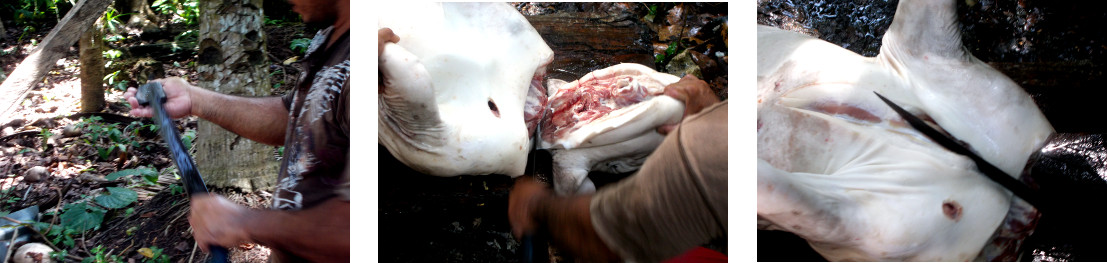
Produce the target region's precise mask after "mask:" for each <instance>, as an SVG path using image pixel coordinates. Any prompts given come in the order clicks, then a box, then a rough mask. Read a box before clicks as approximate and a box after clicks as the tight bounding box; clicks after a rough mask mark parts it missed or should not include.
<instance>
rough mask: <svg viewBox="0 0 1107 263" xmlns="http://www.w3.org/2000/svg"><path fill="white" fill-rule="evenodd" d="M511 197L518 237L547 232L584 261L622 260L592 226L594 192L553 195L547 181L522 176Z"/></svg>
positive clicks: (512, 213)
mask: <svg viewBox="0 0 1107 263" xmlns="http://www.w3.org/2000/svg"><path fill="white" fill-rule="evenodd" d="M508 200H509V201H508V202H509V204H508V218H509V219H510V222H511V227H512V232H513V233H514V234H515V238H521V237H522V236H523V235H524V234H534V233H537V232H539V231H546V232H550V235H549V236H550V238H551V239H553V242H554V243H555V244H556V245H557V246H558V248H562V249H565V250H566V251H568V252H569V254H572V255H574V256H576V257H577V258H579V259H582V260H583V261H585V262H612V261H619V260H620V258H619V256H618V255H617V254H615V252H612V251H611V249H610V248H608V247H607V244H605V243H604V242H603V240H601V239H600V236H599V235H597V234H596V229H595V228H593V226H592V214H591V211H590V210H589V203H590V202H591V200H592V195H578V196H568V197H558V196H554V195H553V193H552V192H551V191H550V190H549V189H548V187H547V186H546V185H545V184H542V183H539V182H537V181H535V180H534V179H531V178H529V177H522V178H520V179H518V180H515V186H514V187H513V188H512V189H511V196H510V197H509V199H508ZM551 230H553V232H551Z"/></svg>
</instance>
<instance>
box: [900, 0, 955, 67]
mask: <svg viewBox="0 0 1107 263" xmlns="http://www.w3.org/2000/svg"><path fill="white" fill-rule="evenodd" d="M880 52H881V53H891V55H893V56H899V57H903V56H910V57H924V56H938V57H946V58H960V59H968V56H966V54H968V53H967V52H965V50H964V48H963V47H962V46H961V26H960V24H959V23H958V22H957V2H956V1H944V0H943V1H935V0H903V1H900V2H899V6H897V7H896V14H895V18H893V20H892V25H891V26H889V27H888V32H886V33H885V34H884V38H883V44H882V46H881V49H880Z"/></svg>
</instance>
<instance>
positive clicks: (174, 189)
mask: <svg viewBox="0 0 1107 263" xmlns="http://www.w3.org/2000/svg"><path fill="white" fill-rule="evenodd" d="M183 193H184V187H183V186H181V185H179V184H174V185H170V186H169V194H173V195H179V194H183Z"/></svg>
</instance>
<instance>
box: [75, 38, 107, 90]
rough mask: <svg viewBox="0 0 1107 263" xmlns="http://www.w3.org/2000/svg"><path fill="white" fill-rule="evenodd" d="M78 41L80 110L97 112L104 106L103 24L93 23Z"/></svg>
mask: <svg viewBox="0 0 1107 263" xmlns="http://www.w3.org/2000/svg"><path fill="white" fill-rule="evenodd" d="M78 43H79V45H80V48H81V58H80V62H81V112H99V111H100V110H101V109H103V108H104V55H103V52H102V51H103V49H104V30H103V24H102V23H101V22H96V23H94V24H93V25H92V28H90V29H88V31H85V34H84V35H81V39H80V40H79V41H78Z"/></svg>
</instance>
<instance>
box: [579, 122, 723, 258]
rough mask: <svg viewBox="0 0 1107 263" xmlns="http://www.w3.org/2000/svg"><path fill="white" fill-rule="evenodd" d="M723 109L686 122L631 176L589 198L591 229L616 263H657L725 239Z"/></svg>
mask: <svg viewBox="0 0 1107 263" xmlns="http://www.w3.org/2000/svg"><path fill="white" fill-rule="evenodd" d="M727 104H728V102H727V101H723V102H720V103H717V104H715V105H712V106H710V107H708V108H706V109H704V110H703V111H702V112H701V113H700V114H697V115H693V116H690V117H688V118H686V119H685V121H684V122H683V123H682V124H681V125H680V126H679V127H678V128H677V129H676V130H675V131H673V132H672V133H670V134H669V136H667V137H666V138H665V140H664V141H663V142H662V143H661V145H660V146H659V147H658V148H657V150H655V151H654V152H653V154H651V155H650V157H649V158H648V159H646V162H645V164H643V166H642V169H641V170H639V171H638V173H637V174H636V175H634V176H632V177H630V178H627V179H625V180H623V181H621V182H618V183H616V184H615V185H612V186H609V187H605V188H603V189H600V190H599V191H598V192H597V193H596V194H595V195H594V196H593V198H592V201H591V204H590V212H591V213H592V224H593V226H595V229H596V232H597V234H599V236H600V238H601V239H603V241H604V243H606V244H607V245H608V247H610V248H611V249H612V250H613V251H615V253H618V254H619V256H621V257H622V258H623V259H627V260H632V261H639V262H659V261H663V260H666V259H669V258H671V257H674V256H677V255H680V254H681V253H683V252H685V251H687V250H689V249H692V248H694V247H695V246H698V245H702V244H705V243H707V242H709V241H710V240H711V239H713V238H716V237H722V236H725V235H726V234H727V136H726V135H727Z"/></svg>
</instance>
